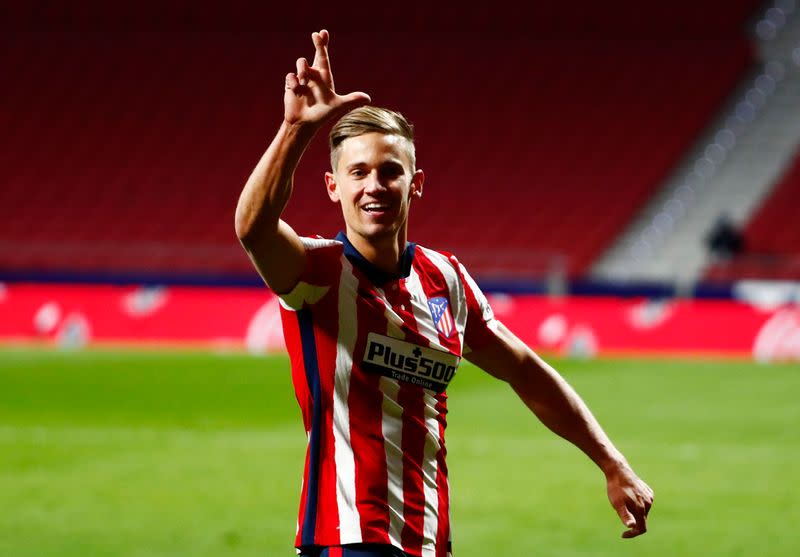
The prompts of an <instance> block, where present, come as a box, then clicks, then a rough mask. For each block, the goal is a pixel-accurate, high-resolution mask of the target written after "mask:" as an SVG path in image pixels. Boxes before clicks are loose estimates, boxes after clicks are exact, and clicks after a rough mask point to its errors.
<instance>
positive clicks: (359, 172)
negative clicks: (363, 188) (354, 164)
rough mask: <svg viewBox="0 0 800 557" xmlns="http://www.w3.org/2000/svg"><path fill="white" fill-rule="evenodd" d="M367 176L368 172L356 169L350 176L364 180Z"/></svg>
mask: <svg viewBox="0 0 800 557" xmlns="http://www.w3.org/2000/svg"><path fill="white" fill-rule="evenodd" d="M366 175H367V172H366V171H365V170H364V169H363V168H354V169H353V170H351V171H350V176H352V177H354V178H363V177H364V176H366Z"/></svg>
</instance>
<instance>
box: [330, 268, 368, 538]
mask: <svg viewBox="0 0 800 557" xmlns="http://www.w3.org/2000/svg"><path fill="white" fill-rule="evenodd" d="M357 291H358V279H357V278H356V277H355V275H354V274H353V266H352V265H351V264H350V262H349V261H348V260H347V258H345V257H342V272H341V276H340V279H339V342H338V344H337V346H336V376H335V379H334V393H333V439H334V451H335V452H334V461H335V462H336V502H337V505H338V507H339V536H340V543H360V542H361V517H360V516H359V514H358V508H357V507H356V465H355V458H354V457H353V448H352V447H351V445H350V408H349V406H348V403H347V399H348V396H349V395H350V375H351V372H352V370H353V358H352V356H351V354H352V353H353V350H354V349H355V345H356V335H357V330H358V323H357V313H356V292H357Z"/></svg>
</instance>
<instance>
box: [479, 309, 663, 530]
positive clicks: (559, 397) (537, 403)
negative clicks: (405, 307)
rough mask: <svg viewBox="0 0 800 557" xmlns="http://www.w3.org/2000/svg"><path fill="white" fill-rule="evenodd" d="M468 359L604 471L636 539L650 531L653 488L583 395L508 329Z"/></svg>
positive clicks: (618, 508)
mask: <svg viewBox="0 0 800 557" xmlns="http://www.w3.org/2000/svg"><path fill="white" fill-rule="evenodd" d="M466 357H467V359H468V360H469V361H471V362H472V363H474V364H475V365H477V366H478V367H480V368H481V369H483V370H484V371H486V372H487V373H490V374H491V375H494V376H495V377H497V378H498V379H502V380H504V381H506V382H508V383H509V384H510V385H511V387H512V388H513V389H514V391H515V392H516V393H517V394H518V395H519V397H520V398H521V399H522V400H523V401H524V402H525V404H526V405H527V406H528V407H529V408H530V409H531V410H532V411H533V412H534V413H535V414H536V416H537V417H538V418H539V419H540V420H541V421H542V423H544V424H545V425H546V426H547V427H548V428H550V429H551V430H552V431H554V432H555V433H557V434H558V435H560V436H561V437H563V438H565V439H567V440H568V441H570V442H572V443H573V444H575V445H576V446H577V447H579V448H580V449H581V450H582V451H583V452H585V453H586V454H587V455H588V456H589V458H591V459H592V460H593V461H594V462H595V463H596V464H597V465H598V466H599V467H600V469H601V470H602V471H603V473H604V474H605V477H606V487H607V492H608V498H609V500H610V501H611V504H612V506H613V507H614V509H615V510H616V511H617V514H619V517H620V519H621V520H622V522H623V524H625V526H626V527H627V530H626V531H625V532H623V534H622V537H624V538H632V537H635V536H638V535H640V534H644V533H645V532H646V531H647V514H648V512H649V511H650V506H651V505H652V504H653V490H652V489H650V486H648V485H647V484H646V483H645V482H644V481H642V480H641V479H639V477H638V476H637V475H636V474H635V473H634V471H633V469H631V467H630V465H629V464H628V462H627V460H625V457H624V456H623V455H622V453H621V452H619V451H618V450H617V448H616V447H615V446H614V444H613V443H612V442H611V440H610V439H609V438H608V436H607V435H606V434H605V432H604V431H603V429H602V428H601V427H600V424H599V423H598V422H597V420H596V419H595V417H594V416H593V415H592V413H591V412H590V411H589V408H588V407H587V406H586V404H585V403H584V402H583V400H581V398H580V397H579V396H578V394H577V393H576V392H575V391H574V390H573V389H572V387H570V386H569V384H568V383H567V382H566V381H565V380H564V378H563V377H561V375H559V374H558V373H557V372H556V371H555V370H554V369H553V368H552V367H550V366H549V365H548V364H547V363H545V362H544V361H543V360H542V359H541V358H540V357H539V356H538V355H537V354H536V353H535V352H533V350H531V349H530V348H528V346H526V345H525V344H524V343H523V342H522V341H521V340H519V339H518V338H517V337H516V336H515V335H514V334H513V333H512V332H511V331H509V330H508V329H507V328H506V327H505V326H504V325H502V324H499V326H498V330H497V334H496V335H495V336H494V339H493V340H492V341H491V342H490V343H489V344H488V345H487V346H485V347H483V348H481V349H479V350H475V351H473V352H471V353H470V354H468V355H467V356H466Z"/></svg>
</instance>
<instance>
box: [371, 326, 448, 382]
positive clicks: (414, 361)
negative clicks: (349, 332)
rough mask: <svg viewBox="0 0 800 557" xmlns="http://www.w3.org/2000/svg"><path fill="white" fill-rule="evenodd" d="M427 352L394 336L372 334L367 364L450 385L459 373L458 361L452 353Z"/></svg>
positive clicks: (429, 350)
mask: <svg viewBox="0 0 800 557" xmlns="http://www.w3.org/2000/svg"><path fill="white" fill-rule="evenodd" d="M437 352H439V351H436V350H432V349H429V348H427V349H424V351H423V349H422V348H421V347H419V346H417V345H415V344H411V343H408V342H405V341H401V340H398V339H393V338H390V337H382V336H380V335H374V334H371V335H370V337H369V339H368V342H367V351H366V354H365V358H364V361H365V363H369V364H372V365H374V366H379V367H383V368H386V369H387V370H393V371H398V372H402V373H404V374H409V375H413V376H415V377H420V378H424V379H431V380H433V381H436V382H437V383H443V384H447V383H449V382H450V380H451V379H452V378H453V375H455V373H456V367H457V366H458V358H457V357H456V356H454V355H452V354H450V353H445V352H439V353H437Z"/></svg>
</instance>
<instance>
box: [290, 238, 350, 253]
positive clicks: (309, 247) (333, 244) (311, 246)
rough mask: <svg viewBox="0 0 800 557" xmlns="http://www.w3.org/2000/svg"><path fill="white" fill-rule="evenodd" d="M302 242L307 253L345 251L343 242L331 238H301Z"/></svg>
mask: <svg viewBox="0 0 800 557" xmlns="http://www.w3.org/2000/svg"><path fill="white" fill-rule="evenodd" d="M300 241H301V242H302V243H303V247H304V248H306V251H314V250H336V249H338V250H339V251H341V250H342V249H343V245H342V242H340V241H339V240H333V239H330V238H323V237H322V236H300Z"/></svg>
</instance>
